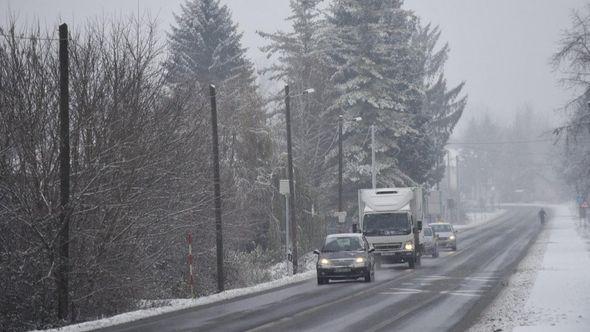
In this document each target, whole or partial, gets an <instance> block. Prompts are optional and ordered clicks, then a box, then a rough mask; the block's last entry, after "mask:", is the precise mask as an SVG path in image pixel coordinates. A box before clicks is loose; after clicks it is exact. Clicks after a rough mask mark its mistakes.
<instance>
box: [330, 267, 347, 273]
mask: <svg viewBox="0 0 590 332" xmlns="http://www.w3.org/2000/svg"><path fill="white" fill-rule="evenodd" d="M334 272H350V268H348V267H340V268H336V269H334Z"/></svg>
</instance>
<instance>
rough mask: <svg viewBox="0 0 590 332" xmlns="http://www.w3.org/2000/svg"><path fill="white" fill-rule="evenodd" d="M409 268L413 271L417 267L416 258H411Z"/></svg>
mask: <svg viewBox="0 0 590 332" xmlns="http://www.w3.org/2000/svg"><path fill="white" fill-rule="evenodd" d="M408 266H409V267H410V269H413V268H415V267H416V262H415V261H414V258H410V259H409V260H408Z"/></svg>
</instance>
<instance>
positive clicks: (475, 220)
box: [453, 209, 506, 229]
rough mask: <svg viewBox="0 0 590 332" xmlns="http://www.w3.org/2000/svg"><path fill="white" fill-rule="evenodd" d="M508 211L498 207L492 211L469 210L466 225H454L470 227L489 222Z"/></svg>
mask: <svg viewBox="0 0 590 332" xmlns="http://www.w3.org/2000/svg"><path fill="white" fill-rule="evenodd" d="M504 213H506V210H504V209H496V210H494V211H491V212H467V213H466V214H465V215H466V217H467V219H466V220H465V224H464V225H453V227H454V228H455V229H469V228H473V227H477V226H480V225H482V224H485V223H488V222H489V221H491V220H493V219H496V218H498V217H500V216H501V215H503V214H504Z"/></svg>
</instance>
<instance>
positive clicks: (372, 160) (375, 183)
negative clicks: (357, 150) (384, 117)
mask: <svg viewBox="0 0 590 332" xmlns="http://www.w3.org/2000/svg"><path fill="white" fill-rule="evenodd" d="M371 180H372V183H373V189H377V171H376V170H375V125H371Z"/></svg>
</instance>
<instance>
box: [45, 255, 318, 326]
mask: <svg viewBox="0 0 590 332" xmlns="http://www.w3.org/2000/svg"><path fill="white" fill-rule="evenodd" d="M315 257H316V256H315V255H314V254H313V253H308V254H306V255H304V256H302V257H301V258H300V259H301V260H302V261H303V265H305V268H304V270H305V271H306V272H303V273H299V274H297V275H294V276H285V275H286V264H285V263H279V264H276V265H275V266H272V267H271V268H270V269H269V272H270V273H271V275H273V276H275V277H279V278H280V279H276V280H273V281H270V282H266V283H262V284H258V285H255V286H252V287H246V288H237V289H230V290H227V291H224V292H221V293H218V294H214V295H210V296H205V297H200V298H196V299H170V300H159V301H156V302H157V303H164V304H165V305H164V306H161V307H156V308H148V309H142V310H136V311H131V312H127V313H124V314H120V315H116V316H113V317H108V318H104V319H99V320H94V321H89V322H84V323H80V324H74V325H68V326H64V327H62V328H58V329H51V330H44V331H55V332H57V331H59V332H70V331H72V332H73V331H76V332H78V331H90V330H95V329H99V328H104V327H108V326H113V325H118V324H123V323H128V322H132V321H136V320H140V319H143V318H147V317H152V316H157V315H161V314H165V313H169V312H174V311H178V310H182V309H187V308H194V307H198V306H202V305H206V304H210V303H215V302H220V301H224V300H228V299H233V298H236V297H240V296H244V295H250V294H254V293H258V292H262V291H265V290H269V289H273V288H278V287H282V286H286V285H289V284H294V283H298V282H301V281H304V280H307V279H311V278H314V277H315V275H316V271H315V261H316V260H317V259H314V258H315ZM144 302H150V305H153V304H154V303H156V302H154V301H144ZM144 305H145V303H144Z"/></svg>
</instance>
